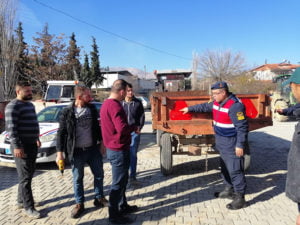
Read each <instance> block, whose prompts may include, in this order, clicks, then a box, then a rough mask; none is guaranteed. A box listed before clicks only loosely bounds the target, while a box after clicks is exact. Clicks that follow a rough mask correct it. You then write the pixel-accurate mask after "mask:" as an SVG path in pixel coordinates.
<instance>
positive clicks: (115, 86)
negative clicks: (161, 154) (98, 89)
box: [111, 79, 128, 93]
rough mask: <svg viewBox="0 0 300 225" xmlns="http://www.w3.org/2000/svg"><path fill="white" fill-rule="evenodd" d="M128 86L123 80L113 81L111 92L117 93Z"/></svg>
mask: <svg viewBox="0 0 300 225" xmlns="http://www.w3.org/2000/svg"><path fill="white" fill-rule="evenodd" d="M127 86H128V83H127V82H126V81H125V80H123V79H119V80H115V81H114V83H113V85H112V87H111V92H114V93H117V92H119V91H121V90H124V91H125V90H126V88H127Z"/></svg>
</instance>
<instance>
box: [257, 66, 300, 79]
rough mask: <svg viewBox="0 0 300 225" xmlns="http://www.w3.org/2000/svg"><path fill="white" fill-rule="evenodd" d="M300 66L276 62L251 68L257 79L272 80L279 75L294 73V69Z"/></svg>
mask: <svg viewBox="0 0 300 225" xmlns="http://www.w3.org/2000/svg"><path fill="white" fill-rule="evenodd" d="M297 67H300V65H298V64H290V63H276V64H264V65H262V66H259V67H256V68H254V69H252V70H251V72H253V73H254V78H255V79H256V80H272V79H273V78H274V77H276V76H277V75H284V74H292V73H293V71H294V70H295V69H296V68H297Z"/></svg>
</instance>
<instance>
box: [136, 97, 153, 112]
mask: <svg viewBox="0 0 300 225" xmlns="http://www.w3.org/2000/svg"><path fill="white" fill-rule="evenodd" d="M135 97H136V98H137V99H139V100H140V101H141V102H142V104H143V107H144V109H150V108H151V103H150V101H149V99H148V98H147V97H144V96H135Z"/></svg>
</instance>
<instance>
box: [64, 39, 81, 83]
mask: <svg viewBox="0 0 300 225" xmlns="http://www.w3.org/2000/svg"><path fill="white" fill-rule="evenodd" d="M79 53H80V48H79V47H77V44H76V39H75V34H74V33H72V35H71V37H70V41H69V47H68V49H67V57H66V63H67V64H66V71H65V72H66V74H67V75H66V77H67V79H68V80H79V78H80V77H79V76H80V74H79V73H80V68H81V65H80V61H79Z"/></svg>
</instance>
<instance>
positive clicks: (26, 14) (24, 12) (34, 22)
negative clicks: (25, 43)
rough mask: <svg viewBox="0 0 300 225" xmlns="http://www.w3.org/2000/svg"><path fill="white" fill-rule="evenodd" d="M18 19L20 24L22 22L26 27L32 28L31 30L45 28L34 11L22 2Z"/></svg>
mask: <svg viewBox="0 0 300 225" xmlns="http://www.w3.org/2000/svg"><path fill="white" fill-rule="evenodd" d="M18 17H19V18H18V19H19V21H20V22H22V23H23V24H24V25H25V26H28V27H31V29H34V30H40V29H41V27H42V26H43V24H42V23H41V21H40V20H39V19H38V18H37V16H36V15H35V13H34V11H33V10H32V9H30V8H29V7H27V6H26V5H25V4H24V3H22V2H20V4H19V8H18Z"/></svg>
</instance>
